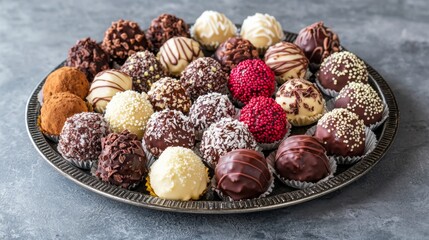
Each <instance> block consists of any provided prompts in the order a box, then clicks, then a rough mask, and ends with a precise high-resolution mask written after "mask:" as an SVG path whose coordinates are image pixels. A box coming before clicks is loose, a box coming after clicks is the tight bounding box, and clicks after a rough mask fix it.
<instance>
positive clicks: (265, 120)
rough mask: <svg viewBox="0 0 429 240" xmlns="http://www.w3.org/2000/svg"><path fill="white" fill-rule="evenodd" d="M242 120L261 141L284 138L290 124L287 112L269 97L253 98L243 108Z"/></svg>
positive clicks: (268, 141) (273, 140)
mask: <svg viewBox="0 0 429 240" xmlns="http://www.w3.org/2000/svg"><path fill="white" fill-rule="evenodd" d="M240 121H241V122H244V123H245V124H246V125H247V127H249V131H250V132H251V133H252V134H253V137H254V138H255V140H256V141H257V142H259V143H273V142H276V141H280V140H282V139H283V138H284V136H285V135H286V133H287V131H288V127H289V124H288V122H287V120H286V112H285V111H284V110H283V108H282V107H281V106H280V105H279V104H277V103H276V101H275V100H274V99H272V98H269V97H256V98H252V100H250V102H249V103H248V104H247V105H246V106H244V107H243V109H241V112H240Z"/></svg>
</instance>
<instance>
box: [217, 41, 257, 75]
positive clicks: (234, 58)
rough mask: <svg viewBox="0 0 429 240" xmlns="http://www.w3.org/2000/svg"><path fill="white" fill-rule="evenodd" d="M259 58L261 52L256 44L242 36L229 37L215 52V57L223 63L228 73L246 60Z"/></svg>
mask: <svg viewBox="0 0 429 240" xmlns="http://www.w3.org/2000/svg"><path fill="white" fill-rule="evenodd" d="M258 58H259V53H258V50H257V49H256V48H255V46H253V44H252V43H251V42H250V41H249V40H246V39H243V38H240V37H231V38H228V39H227V40H226V41H225V42H223V43H222V44H221V45H220V46H219V47H218V48H217V49H216V52H215V54H214V59H216V60H217V61H218V62H219V63H220V64H221V65H222V69H223V70H224V71H225V72H227V73H229V72H231V69H233V68H235V67H236V66H237V65H238V64H239V63H240V62H242V61H244V60H247V59H258Z"/></svg>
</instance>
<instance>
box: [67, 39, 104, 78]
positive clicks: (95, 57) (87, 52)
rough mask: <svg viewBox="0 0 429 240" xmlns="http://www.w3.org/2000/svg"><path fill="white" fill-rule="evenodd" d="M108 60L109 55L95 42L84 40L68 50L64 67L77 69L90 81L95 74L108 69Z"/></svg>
mask: <svg viewBox="0 0 429 240" xmlns="http://www.w3.org/2000/svg"><path fill="white" fill-rule="evenodd" d="M109 60H110V57H109V55H108V54H107V53H106V52H105V51H104V50H103V49H102V48H101V47H100V45H98V44H97V42H95V41H94V40H92V39H91V38H84V39H82V40H79V41H77V42H76V44H75V45H74V46H73V47H72V48H70V50H69V54H68V57H67V60H66V66H69V67H76V68H78V69H79V70H81V71H82V72H83V73H85V75H86V77H87V78H88V80H89V81H92V79H94V76H95V75H97V73H99V72H101V71H103V70H107V69H109V68H110V66H109Z"/></svg>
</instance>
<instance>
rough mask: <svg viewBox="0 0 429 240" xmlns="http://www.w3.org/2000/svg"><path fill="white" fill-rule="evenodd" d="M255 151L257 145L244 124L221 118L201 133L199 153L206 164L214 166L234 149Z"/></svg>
mask: <svg viewBox="0 0 429 240" xmlns="http://www.w3.org/2000/svg"><path fill="white" fill-rule="evenodd" d="M241 148H243V149H257V143H256V141H255V139H254V138H253V135H252V133H251V132H250V131H249V129H248V128H247V126H246V124H244V123H242V122H239V121H238V120H235V119H232V118H222V119H221V120H220V121H219V122H217V123H213V124H212V125H210V127H209V128H208V129H207V130H206V131H205V132H204V133H203V137H202V139H201V145H200V152H201V154H202V157H203V159H204V160H206V161H207V162H209V163H211V164H213V165H216V164H217V162H218V160H219V158H220V157H221V156H222V155H224V154H225V153H227V152H230V151H232V150H234V149H241Z"/></svg>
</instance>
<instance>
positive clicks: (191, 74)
mask: <svg viewBox="0 0 429 240" xmlns="http://www.w3.org/2000/svg"><path fill="white" fill-rule="evenodd" d="M180 82H181V83H182V86H183V87H185V89H186V91H187V92H188V93H189V95H190V96H191V99H193V100H195V99H197V98H198V97H199V96H201V95H205V94H207V93H211V92H225V90H226V84H227V82H228V74H227V73H225V72H224V71H223V70H222V69H221V65H220V63H218V62H217V61H216V60H214V59H213V58H209V57H202V58H198V59H197V60H195V61H193V62H191V64H189V65H188V66H187V67H186V68H185V70H184V71H183V72H182V77H181V78H180Z"/></svg>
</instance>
